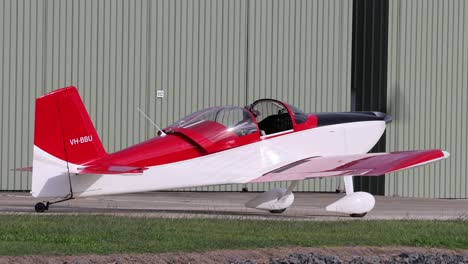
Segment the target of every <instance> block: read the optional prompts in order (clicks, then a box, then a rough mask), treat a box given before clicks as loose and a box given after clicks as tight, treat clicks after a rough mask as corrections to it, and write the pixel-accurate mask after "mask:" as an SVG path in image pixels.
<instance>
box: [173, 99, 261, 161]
mask: <svg viewBox="0 0 468 264" xmlns="http://www.w3.org/2000/svg"><path fill="white" fill-rule="evenodd" d="M164 132H165V133H167V134H182V135H183V136H185V137H187V138H189V139H190V140H191V141H193V142H195V143H196V144H197V145H199V146H201V147H203V148H204V149H205V150H207V151H208V152H212V151H213V150H211V151H210V148H215V149H214V150H217V151H219V150H222V149H227V148H231V147H236V146H240V145H244V144H247V143H251V142H253V141H255V140H258V139H259V138H260V133H259V129H258V126H257V123H256V121H255V118H254V117H253V115H252V114H251V113H250V112H249V111H248V110H247V109H245V108H242V107H238V106H223V107H212V108H207V109H203V110H200V111H198V112H195V113H193V114H190V115H188V116H186V117H184V118H182V119H180V120H179V121H177V122H175V123H174V124H172V125H170V126H169V127H167V128H165V129H164Z"/></svg>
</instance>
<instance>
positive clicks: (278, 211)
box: [270, 208, 286, 214]
mask: <svg viewBox="0 0 468 264" xmlns="http://www.w3.org/2000/svg"><path fill="white" fill-rule="evenodd" d="M284 211H286V208H284V209H278V210H271V211H270V213H272V214H281V213H284Z"/></svg>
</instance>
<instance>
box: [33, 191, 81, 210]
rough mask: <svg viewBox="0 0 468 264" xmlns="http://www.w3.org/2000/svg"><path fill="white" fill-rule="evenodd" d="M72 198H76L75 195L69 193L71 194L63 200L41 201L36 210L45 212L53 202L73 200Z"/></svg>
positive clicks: (35, 207)
mask: <svg viewBox="0 0 468 264" xmlns="http://www.w3.org/2000/svg"><path fill="white" fill-rule="evenodd" d="M72 199H74V198H73V196H72V195H69V196H66V197H65V198H64V199H62V200H58V201H54V202H49V201H44V202H39V203H37V204H36V205H35V206H34V210H36V212H38V213H43V212H45V211H48V210H49V205H51V204H56V203H61V202H65V201H68V200H72Z"/></svg>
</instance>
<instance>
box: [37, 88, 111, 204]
mask: <svg viewBox="0 0 468 264" xmlns="http://www.w3.org/2000/svg"><path fill="white" fill-rule="evenodd" d="M105 155H106V152H105V150H104V147H103V146H102V143H101V140H100V139H99V137H98V135H97V132H96V129H95V128H94V125H93V123H92V121H91V119H90V118H89V115H88V112H87V111H86V108H85V107H84V104H83V101H82V100H81V97H80V95H79V94H78V91H77V89H76V88H75V87H73V86H70V87H65V88H61V89H58V90H55V91H52V92H50V93H48V94H46V95H44V96H41V97H39V98H37V99H36V113H35V125H34V157H33V175H32V190H31V193H32V194H33V196H35V197H38V196H41V197H42V196H44V197H63V196H66V195H68V194H70V193H71V192H72V188H71V186H70V180H69V172H70V169H71V170H73V168H75V167H77V165H81V164H85V163H87V162H90V161H92V160H96V159H99V158H101V157H103V156H105Z"/></svg>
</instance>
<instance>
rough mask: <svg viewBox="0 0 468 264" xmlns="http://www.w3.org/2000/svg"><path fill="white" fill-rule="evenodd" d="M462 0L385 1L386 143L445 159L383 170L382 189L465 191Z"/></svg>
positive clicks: (466, 92)
mask: <svg viewBox="0 0 468 264" xmlns="http://www.w3.org/2000/svg"><path fill="white" fill-rule="evenodd" d="M467 15H468V2H467V1H464V0H453V1H439V0H429V1H427V0H418V1H401V0H391V1H390V14H389V65H388V69H389V72H388V96H387V101H388V112H389V113H390V114H392V115H393V117H394V122H393V124H392V125H391V126H390V127H389V128H388V130H387V149H388V150H397V149H426V148H443V149H445V150H448V151H449V152H450V153H451V156H450V158H449V159H447V160H445V161H442V162H437V163H434V164H431V165H429V166H424V167H421V168H417V169H413V170H409V171H405V172H400V173H396V174H395V175H389V176H387V177H386V183H385V194H386V195H399V196H411V197H438V198H467V197H468V180H467V175H468V169H467V160H468V137H467V136H466V131H467V124H468V107H467V102H468V44H467V43H468V17H467Z"/></svg>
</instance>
